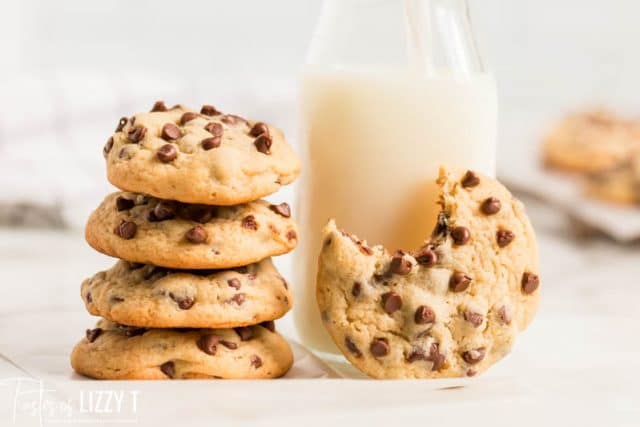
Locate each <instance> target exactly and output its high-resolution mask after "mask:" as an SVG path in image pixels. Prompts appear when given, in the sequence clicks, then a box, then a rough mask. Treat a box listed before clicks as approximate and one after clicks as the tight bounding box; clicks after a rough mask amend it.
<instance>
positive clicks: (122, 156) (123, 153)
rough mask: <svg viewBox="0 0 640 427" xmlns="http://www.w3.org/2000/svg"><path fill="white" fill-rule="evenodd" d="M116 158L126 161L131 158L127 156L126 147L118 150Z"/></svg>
mask: <svg viewBox="0 0 640 427" xmlns="http://www.w3.org/2000/svg"><path fill="white" fill-rule="evenodd" d="M118 158H119V159H126V160H129V159H130V158H131V156H130V155H129V150H127V147H122V148H121V149H120V152H119V153H118Z"/></svg>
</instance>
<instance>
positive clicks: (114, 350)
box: [71, 258, 293, 379]
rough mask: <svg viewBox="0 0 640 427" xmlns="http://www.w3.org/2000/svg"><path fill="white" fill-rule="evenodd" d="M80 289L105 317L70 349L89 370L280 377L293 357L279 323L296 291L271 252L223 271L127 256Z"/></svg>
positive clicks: (134, 375)
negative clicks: (158, 263) (141, 261)
mask: <svg viewBox="0 0 640 427" xmlns="http://www.w3.org/2000/svg"><path fill="white" fill-rule="evenodd" d="M81 295H82V298H83V300H84V302H85V305H86V307H87V310H88V311H89V312H90V313H91V314H94V315H98V316H101V317H103V318H104V319H103V320H101V321H100V322H98V325H97V326H96V328H95V329H90V330H88V331H87V336H86V338H85V339H83V340H82V341H80V343H78V345H77V346H76V347H75V349H74V351H73V353H72V356H71V364H72V366H73V368H74V369H75V370H76V371H77V372H79V373H81V374H83V375H87V376H89V377H93V378H100V379H168V378H176V379H178V378H248V379H257V378H276V377H279V376H282V375H284V374H285V373H286V372H287V370H288V369H289V368H290V367H291V365H292V363H293V356H292V353H291V349H290V348H289V345H288V344H287V342H286V340H285V339H284V338H283V337H282V336H280V335H279V334H278V333H277V332H275V327H274V323H273V320H275V319H278V318H280V317H282V316H283V315H284V314H285V313H286V312H287V311H288V310H289V309H290V308H291V303H292V295H291V292H290V289H289V286H288V285H287V282H286V281H285V280H284V278H283V277H282V276H281V275H280V274H279V273H278V271H277V270H276V268H275V267H274V266H273V264H272V262H271V259H270V258H267V259H264V260H262V261H260V262H257V263H255V264H251V265H248V266H244V267H236V268H233V269H224V270H175V269H167V268H161V267H155V266H151V265H144V264H136V263H131V262H127V261H123V260H121V261H118V262H117V263H116V264H115V265H114V266H113V267H112V268H111V269H109V270H107V271H102V272H99V273H97V274H95V275H94V276H93V277H91V278H89V279H87V280H85V281H84V282H83V284H82V290H81ZM124 325H127V326H124Z"/></svg>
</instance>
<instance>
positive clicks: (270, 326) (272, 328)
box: [260, 320, 276, 332]
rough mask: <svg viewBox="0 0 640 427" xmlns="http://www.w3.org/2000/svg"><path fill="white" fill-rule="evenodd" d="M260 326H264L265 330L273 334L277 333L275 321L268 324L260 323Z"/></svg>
mask: <svg viewBox="0 0 640 427" xmlns="http://www.w3.org/2000/svg"><path fill="white" fill-rule="evenodd" d="M260 326H262V327H263V328H265V329H267V330H269V331H271V332H275V331H276V324H275V322H274V321H273V320H267V321H266V322H262V323H260Z"/></svg>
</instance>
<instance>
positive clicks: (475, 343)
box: [317, 170, 539, 378]
mask: <svg viewBox="0 0 640 427" xmlns="http://www.w3.org/2000/svg"><path fill="white" fill-rule="evenodd" d="M438 184H439V185H440V187H441V196H440V204H441V206H442V212H441V213H440V216H439V218H438V225H437V226H436V229H435V230H434V233H433V235H432V237H431V239H430V240H429V241H427V242H426V243H425V245H424V246H423V247H421V248H419V249H418V250H416V251H415V252H413V253H408V252H404V251H398V252H396V253H393V254H391V253H389V252H388V251H387V250H386V249H385V248H383V247H382V246H375V247H369V246H368V245H367V243H366V242H364V241H361V240H359V239H358V238H357V237H355V236H353V235H350V234H348V233H347V232H345V231H341V230H339V229H338V228H337V227H336V224H335V223H334V222H333V221H331V222H329V224H328V225H327V226H326V228H325V229H324V238H323V247H322V251H321V254H320V259H319V272H318V278H317V301H318V306H319V309H320V312H321V315H322V318H323V321H324V325H325V327H326V328H327V330H328V331H329V333H330V335H331V336H332V338H333V340H334V341H335V343H336V344H337V346H338V347H339V348H340V350H341V351H342V352H343V353H344V355H345V356H346V357H347V359H349V361H350V362H351V363H352V364H353V365H354V366H356V367H357V368H358V369H360V370H361V371H362V372H364V373H365V374H367V375H369V376H371V377H375V378H439V377H459V376H473V375H475V374H477V373H480V372H482V371H484V370H486V369H487V368H488V367H489V366H491V365H493V364H494V363H495V362H496V361H498V360H500V359H501V358H502V357H504V356H505V355H506V354H507V353H508V352H509V351H510V349H511V346H512V345H513V341H514V339H515V336H516V334H517V332H518V331H521V330H523V329H525V328H526V327H527V325H528V324H529V323H530V322H531V320H532V318H533V316H534V314H535V312H536V309H537V306H538V299H539V290H538V285H539V278H538V275H537V273H538V256H537V246H536V241H535V236H534V233H533V229H532V227H531V224H530V223H529V220H528V218H527V215H526V213H525V210H524V207H523V205H522V204H521V203H520V202H519V201H518V200H516V199H514V198H513V196H512V195H511V194H510V193H509V191H508V190H507V189H506V188H504V187H503V186H502V185H501V184H499V183H498V182H497V181H495V180H493V179H491V178H488V177H486V176H482V175H480V174H475V173H473V172H467V173H466V174H464V175H463V174H456V175H455V177H454V176H453V175H449V174H448V173H447V172H446V171H444V170H441V172H440V177H439V179H438Z"/></svg>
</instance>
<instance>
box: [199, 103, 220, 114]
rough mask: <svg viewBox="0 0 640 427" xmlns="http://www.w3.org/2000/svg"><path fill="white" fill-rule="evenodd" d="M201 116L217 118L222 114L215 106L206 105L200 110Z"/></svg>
mask: <svg viewBox="0 0 640 427" xmlns="http://www.w3.org/2000/svg"><path fill="white" fill-rule="evenodd" d="M200 114H204V115H205V116H217V115H219V114H222V113H220V111H218V110H217V109H216V107H214V106H213V105H208V104H205V105H203V106H202V108H201V109H200Z"/></svg>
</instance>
